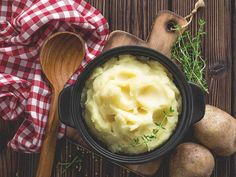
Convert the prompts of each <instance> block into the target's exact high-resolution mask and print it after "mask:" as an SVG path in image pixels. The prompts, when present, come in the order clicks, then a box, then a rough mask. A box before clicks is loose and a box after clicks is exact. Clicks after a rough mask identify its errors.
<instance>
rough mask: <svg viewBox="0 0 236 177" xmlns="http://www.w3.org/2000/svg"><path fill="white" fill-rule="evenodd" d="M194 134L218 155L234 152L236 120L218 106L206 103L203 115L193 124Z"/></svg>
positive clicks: (235, 147) (235, 148) (235, 149)
mask: <svg viewBox="0 0 236 177" xmlns="http://www.w3.org/2000/svg"><path fill="white" fill-rule="evenodd" d="M194 135H195V137H196V138H197V140H198V141H199V142H201V143H202V144H203V145H205V146H207V147H208V148H209V149H211V150H213V151H214V152H215V153H216V154H218V155H221V156H229V155H232V154H233V153H235V152H236V120H235V119H234V118H233V117H232V116H231V115H229V114H228V113H226V112H224V111H222V110H221V109H219V108H216V107H214V106H211V105H206V112H205V116H204V117H203V119H202V120H201V121H199V122H197V123H196V124H195V125H194Z"/></svg>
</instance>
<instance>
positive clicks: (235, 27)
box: [231, 0, 236, 176]
mask: <svg viewBox="0 0 236 177" xmlns="http://www.w3.org/2000/svg"><path fill="white" fill-rule="evenodd" d="M231 7H232V16H231V17H232V38H231V39H232V54H233V58H232V66H233V67H232V69H233V73H232V80H233V82H232V115H233V116H234V117H235V118H236V0H234V1H232V4H231ZM231 162H232V163H231V174H232V175H231V176H236V155H234V156H233V157H232V158H231Z"/></svg>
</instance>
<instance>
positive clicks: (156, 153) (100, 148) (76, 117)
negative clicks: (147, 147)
mask: <svg viewBox="0 0 236 177" xmlns="http://www.w3.org/2000/svg"><path fill="white" fill-rule="evenodd" d="M121 54H132V55H136V56H142V57H141V58H142V60H145V59H148V58H150V59H153V60H156V61H158V62H159V63H161V64H162V65H163V66H165V67H166V68H167V69H168V70H169V72H170V73H172V75H173V79H174V82H175V84H176V86H177V87H178V89H179V90H180V93H181V96H182V113H181V115H180V116H179V121H178V124H177V127H176V129H175V131H174V132H173V134H172V136H171V137H170V138H169V139H168V140H167V141H166V142H165V143H164V144H163V145H162V146H160V147H158V148H156V149H154V150H153V151H150V152H146V153H143V154H138V155H123V154H115V153H112V152H111V151H109V150H108V149H107V148H106V147H105V145H103V144H102V143H101V142H100V141H98V140H97V139H96V138H95V137H94V136H93V135H92V134H91V133H90V131H89V129H88V128H87V126H86V122H85V120H84V118H83V114H82V113H83V110H82V108H81V93H82V90H83V88H84V85H85V82H86V80H87V79H88V77H89V76H90V74H91V73H92V71H93V70H94V69H95V68H96V67H98V66H100V65H102V64H103V63H105V62H106V61H108V60H109V59H110V58H111V57H114V56H118V55H121ZM204 113H205V96H204V92H203V91H202V90H201V89H200V88H199V87H198V86H196V85H195V84H192V83H189V82H188V81H187V80H186V78H185V76H184V74H183V73H182V71H181V70H180V69H179V68H178V67H177V66H176V64H175V63H173V62H172V61H171V60H170V59H168V58H167V57H166V56H164V55H162V54H160V53H158V52H157V51H155V50H152V49H149V48H145V47H140V46H123V47H118V48H114V49H111V50H109V51H106V52H104V53H103V54H101V55H100V56H98V57H97V58H95V59H94V60H93V61H92V62H90V63H89V64H88V65H87V66H86V68H85V69H84V71H83V72H82V73H81V74H80V76H79V78H78V80H77V82H76V83H75V84H74V85H72V86H70V87H67V88H65V89H64V90H63V91H62V92H61V94H60V98H59V117H60V120H61V121H62V122H63V123H65V124H66V125H68V126H71V127H73V128H76V129H77V130H78V131H79V132H80V134H81V135H82V137H83V139H84V140H85V141H86V142H87V143H88V144H89V145H90V146H91V147H92V148H93V149H94V150H95V151H97V152H98V153H99V154H101V155H102V156H104V157H105V158H108V159H110V160H112V161H115V162H120V163H127V164H138V163H144V162H148V161H151V160H153V159H156V158H159V157H160V156H163V155H165V154H167V153H168V152H170V151H171V150H172V149H173V148H175V147H176V146H177V145H178V143H180V142H181V140H182V139H183V137H184V135H185V133H186V132H187V130H188V129H189V128H190V127H191V125H192V124H194V123H195V122H197V121H199V120H200V119H201V118H202V117H203V116H204Z"/></svg>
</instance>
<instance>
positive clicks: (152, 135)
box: [131, 106, 174, 149]
mask: <svg viewBox="0 0 236 177" xmlns="http://www.w3.org/2000/svg"><path fill="white" fill-rule="evenodd" d="M173 112H174V109H173V108H172V106H171V107H169V109H168V110H167V111H163V114H164V117H163V119H162V120H161V122H160V123H155V125H156V128H155V129H153V130H152V133H150V134H148V135H142V136H139V137H136V138H134V139H133V142H132V143H131V145H132V146H138V145H141V144H145V146H146V147H147V149H149V147H148V143H149V142H151V141H153V140H155V139H156V138H157V133H158V132H159V131H160V130H165V129H166V128H165V127H164V125H163V124H164V122H165V120H166V119H167V118H168V117H170V116H171V115H172V113H173Z"/></svg>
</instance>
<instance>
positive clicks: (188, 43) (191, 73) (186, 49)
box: [171, 19, 208, 92]
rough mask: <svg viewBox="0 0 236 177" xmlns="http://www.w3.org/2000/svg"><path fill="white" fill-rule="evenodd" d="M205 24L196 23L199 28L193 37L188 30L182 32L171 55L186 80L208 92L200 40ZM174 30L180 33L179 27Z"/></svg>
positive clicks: (201, 22)
mask: <svg viewBox="0 0 236 177" xmlns="http://www.w3.org/2000/svg"><path fill="white" fill-rule="evenodd" d="M205 23H206V22H205V21H204V20H203V19H200V20H199V21H198V26H199V28H198V31H197V33H196V35H195V36H191V34H190V31H189V30H186V31H185V32H183V34H181V35H180V36H179V37H178V39H177V41H176V43H175V45H174V47H173V48H172V52H171V54H172V58H173V59H174V60H177V61H178V62H179V63H180V65H181V67H182V70H183V72H184V73H185V75H186V77H187V79H188V80H189V81H191V82H193V83H195V84H197V85H199V86H200V87H201V88H202V89H203V90H204V91H206V92H208V87H207V82H206V79H205V68H206V63H205V60H203V58H202V55H201V43H202V38H203V36H204V35H205V34H206V33H205V32H204V25H205ZM176 30H177V31H179V32H180V31H181V27H180V26H177V27H176Z"/></svg>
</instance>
